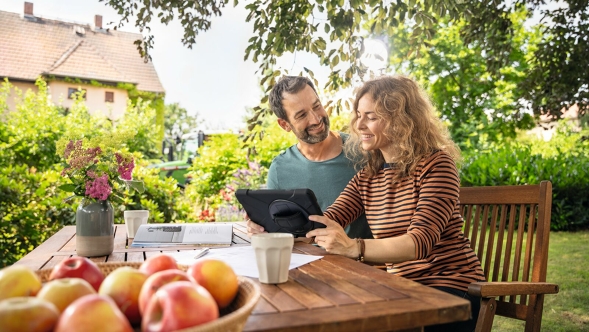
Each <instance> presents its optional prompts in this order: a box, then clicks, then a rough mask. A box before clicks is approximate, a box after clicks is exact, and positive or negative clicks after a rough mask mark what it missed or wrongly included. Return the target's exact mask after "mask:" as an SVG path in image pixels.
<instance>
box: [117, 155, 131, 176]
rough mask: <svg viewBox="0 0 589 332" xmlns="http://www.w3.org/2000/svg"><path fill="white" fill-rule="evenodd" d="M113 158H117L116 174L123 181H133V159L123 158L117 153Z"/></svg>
mask: <svg viewBox="0 0 589 332" xmlns="http://www.w3.org/2000/svg"><path fill="white" fill-rule="evenodd" d="M115 157H116V158H117V164H119V166H118V168H117V172H119V175H120V176H121V179H123V180H131V179H133V174H132V173H133V168H135V161H134V160H133V157H123V156H122V155H121V154H119V153H115Z"/></svg>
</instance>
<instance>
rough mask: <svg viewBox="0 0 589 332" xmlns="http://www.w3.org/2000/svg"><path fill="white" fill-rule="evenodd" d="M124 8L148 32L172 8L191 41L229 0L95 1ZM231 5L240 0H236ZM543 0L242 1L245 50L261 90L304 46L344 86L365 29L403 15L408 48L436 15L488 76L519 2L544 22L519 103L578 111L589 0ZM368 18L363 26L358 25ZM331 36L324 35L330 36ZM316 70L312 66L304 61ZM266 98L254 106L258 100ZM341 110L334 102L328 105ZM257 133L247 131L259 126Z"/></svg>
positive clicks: (393, 24)
mask: <svg viewBox="0 0 589 332" xmlns="http://www.w3.org/2000/svg"><path fill="white" fill-rule="evenodd" d="M101 1H104V2H105V3H107V4H108V5H109V6H111V7H113V8H114V9H115V10H117V11H118V12H119V14H121V15H122V18H121V21H120V22H119V24H118V26H122V25H123V24H125V23H128V22H129V19H130V18H132V17H135V22H134V23H135V26H137V27H139V29H140V30H141V31H144V30H147V31H149V25H150V24H151V20H152V19H153V18H154V17H155V15H157V17H158V18H159V20H160V21H161V22H162V23H164V24H167V23H169V22H170V21H172V20H174V19H175V18H176V17H177V18H178V20H179V21H180V23H181V24H182V26H183V27H184V36H183V38H182V42H183V43H184V44H185V45H187V46H188V47H192V46H193V45H194V44H195V43H196V36H197V35H198V34H199V33H200V32H204V31H207V30H208V29H209V28H210V25H211V22H210V19H211V17H212V16H220V15H221V14H222V10H223V8H224V7H225V5H226V4H227V3H228V0H220V1H214V0H204V1H190V0H170V1H144V2H136V1H133V0H101ZM233 4H234V6H235V5H237V4H238V0H234V2H233ZM548 4H549V2H547V1H544V0H540V1H538V0H517V1H508V0H499V1H491V2H489V1H443V0H415V1H410V2H403V1H385V2H382V1H377V0H368V1H361V0H351V1H350V2H344V1H335V0H328V1H326V0H316V1H306V0H287V1H264V0H254V1H251V2H248V3H247V5H246V9H247V10H248V11H249V15H248V17H247V18H246V21H248V22H250V21H251V22H253V27H254V31H253V36H252V37H251V38H250V39H249V45H248V46H247V48H246V50H245V59H248V58H251V59H252V60H253V61H254V62H257V63H259V64H260V67H259V73H260V74H261V75H262V76H263V77H262V79H261V84H262V85H264V91H265V92H268V91H269V90H270V88H271V87H272V86H273V85H274V83H275V82H276V78H277V77H278V76H279V75H280V74H281V73H282V72H285V73H286V72H287V70H282V71H281V70H276V69H275V68H274V67H275V65H276V59H277V58H279V57H280V56H282V55H284V54H287V53H296V52H309V53H311V54H314V55H316V56H317V58H318V59H319V62H320V63H321V65H324V66H327V67H329V69H330V72H331V74H330V76H329V79H328V82H327V83H326V85H325V88H326V89H327V90H330V91H337V90H339V89H341V88H345V87H348V86H350V85H351V83H352V82H353V80H354V79H356V78H357V77H359V76H360V77H361V76H363V74H364V70H365V68H363V66H362V64H361V63H360V62H359V57H360V55H361V53H362V43H361V42H362V39H363V37H366V36H367V35H368V34H373V35H376V36H380V35H391V34H392V33H393V31H394V30H393V29H395V28H397V27H398V26H399V25H400V24H405V25H407V26H408V27H409V28H410V30H411V31H412V32H411V35H410V43H411V45H412V46H413V47H414V48H413V50H417V49H419V47H420V45H422V44H425V43H426V42H427V41H428V40H431V39H432V38H433V37H434V36H435V35H436V33H437V30H436V24H437V23H438V20H439V19H444V20H448V22H449V23H456V22H459V21H460V20H463V21H464V23H465V24H463V25H462V26H461V28H460V35H461V38H462V40H463V41H464V42H465V43H466V44H467V45H470V44H471V43H474V42H476V43H478V45H480V48H481V54H482V55H483V58H484V60H485V62H486V66H487V68H488V69H489V71H490V73H491V74H492V76H493V77H495V75H496V74H500V71H501V68H502V67H503V66H504V65H505V64H506V63H508V61H509V57H510V54H511V53H512V50H513V47H514V45H513V44H512V43H511V40H512V39H514V36H515V33H516V30H517V28H516V27H514V25H513V23H512V21H511V15H512V13H514V12H518V11H520V10H521V9H522V8H523V7H525V8H527V10H528V12H529V13H530V14H529V16H528V18H531V17H532V16H533V15H540V16H542V17H543V18H544V21H547V22H548V23H545V24H542V25H540V27H541V29H542V30H541V31H542V36H541V40H540V42H539V44H538V48H537V49H536V50H535V51H534V55H533V56H532V57H530V58H529V59H527V61H528V63H529V64H530V66H529V67H528V68H527V69H526V71H525V75H524V78H525V79H524V80H523V81H521V83H520V84H519V85H518V89H519V90H520V91H521V92H522V95H523V98H522V105H524V106H525V105H528V104H529V105H531V109H532V110H533V111H534V112H535V113H536V114H550V115H552V116H558V115H559V114H560V111H561V109H562V108H563V107H569V106H570V105H572V104H574V103H577V104H579V105H581V111H582V113H584V112H585V111H586V109H587V104H588V103H589V89H587V84H586V81H587V68H589V57H587V56H586V50H585V48H586V47H585V46H586V45H585V44H586V43H585V42H583V41H586V40H587V39H588V38H589V6H588V5H587V0H565V1H564V4H563V5H562V6H554V5H552V6H549V5H548ZM368 20H371V24H370V27H369V31H366V30H364V29H362V27H363V25H364V23H365V22H367V21H368ZM328 42H329V43H328ZM135 43H136V44H137V46H138V49H139V51H140V53H141V55H142V56H145V57H146V58H149V50H150V48H152V47H153V35H151V34H149V33H147V34H146V35H145V37H144V38H143V40H137V41H136V42H135ZM305 71H306V74H308V75H309V76H311V77H313V72H312V71H310V70H308V69H306V68H305ZM266 101H267V97H263V99H262V100H261V103H260V105H264V103H265V102H266ZM329 107H330V109H331V108H332V109H335V110H336V111H339V110H341V109H342V105H341V100H340V102H337V103H334V104H333V105H331V106H329ZM255 111H256V114H255V115H254V116H253V117H252V118H251V119H250V125H252V126H255V123H256V122H257V121H258V119H259V117H260V116H262V117H263V116H265V115H267V114H269V110H268V108H267V107H261V106H258V107H256V108H255ZM256 134H257V132H255V131H254V132H252V135H256Z"/></svg>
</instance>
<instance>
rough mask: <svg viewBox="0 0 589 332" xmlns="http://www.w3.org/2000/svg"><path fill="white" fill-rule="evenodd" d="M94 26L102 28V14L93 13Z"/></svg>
mask: <svg viewBox="0 0 589 332" xmlns="http://www.w3.org/2000/svg"><path fill="white" fill-rule="evenodd" d="M94 27H95V28H96V29H102V15H94Z"/></svg>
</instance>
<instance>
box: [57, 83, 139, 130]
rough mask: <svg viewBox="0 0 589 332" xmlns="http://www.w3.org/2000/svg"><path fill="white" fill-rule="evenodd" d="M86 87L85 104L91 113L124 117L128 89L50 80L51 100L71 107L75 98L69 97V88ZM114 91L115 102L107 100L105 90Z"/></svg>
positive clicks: (112, 118) (114, 118)
mask: <svg viewBox="0 0 589 332" xmlns="http://www.w3.org/2000/svg"><path fill="white" fill-rule="evenodd" d="M69 88H74V89H85V90H86V101H85V104H86V106H87V107H88V111H89V112H90V114H92V115H95V114H97V113H98V112H101V113H102V114H104V115H105V116H106V117H107V118H109V119H111V120H113V121H116V120H118V119H120V118H121V117H123V115H124V114H125V110H126V108H127V100H128V98H129V97H128V93H127V90H122V89H116V88H105V87H96V86H93V85H87V84H79V83H67V82H61V81H51V82H49V89H50V93H51V100H52V101H53V102H54V103H55V104H56V105H61V106H62V107H67V108H69V107H71V106H72V104H73V103H74V100H72V99H68V97H67V96H68V89H69ZM107 91H108V92H113V93H114V102H112V103H108V102H105V92H107Z"/></svg>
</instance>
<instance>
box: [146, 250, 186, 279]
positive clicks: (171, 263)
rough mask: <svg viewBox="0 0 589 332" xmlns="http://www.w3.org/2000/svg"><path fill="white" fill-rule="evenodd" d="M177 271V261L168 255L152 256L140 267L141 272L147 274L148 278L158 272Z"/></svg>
mask: <svg viewBox="0 0 589 332" xmlns="http://www.w3.org/2000/svg"><path fill="white" fill-rule="evenodd" d="M177 269H178V263H176V260H175V259H174V258H173V257H172V256H169V255H166V254H157V255H154V256H150V257H148V258H147V259H146V260H145V261H144V262H143V263H141V266H139V271H141V272H143V273H145V274H147V275H148V276H150V275H152V274H154V273H156V272H158V271H164V270H177Z"/></svg>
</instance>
